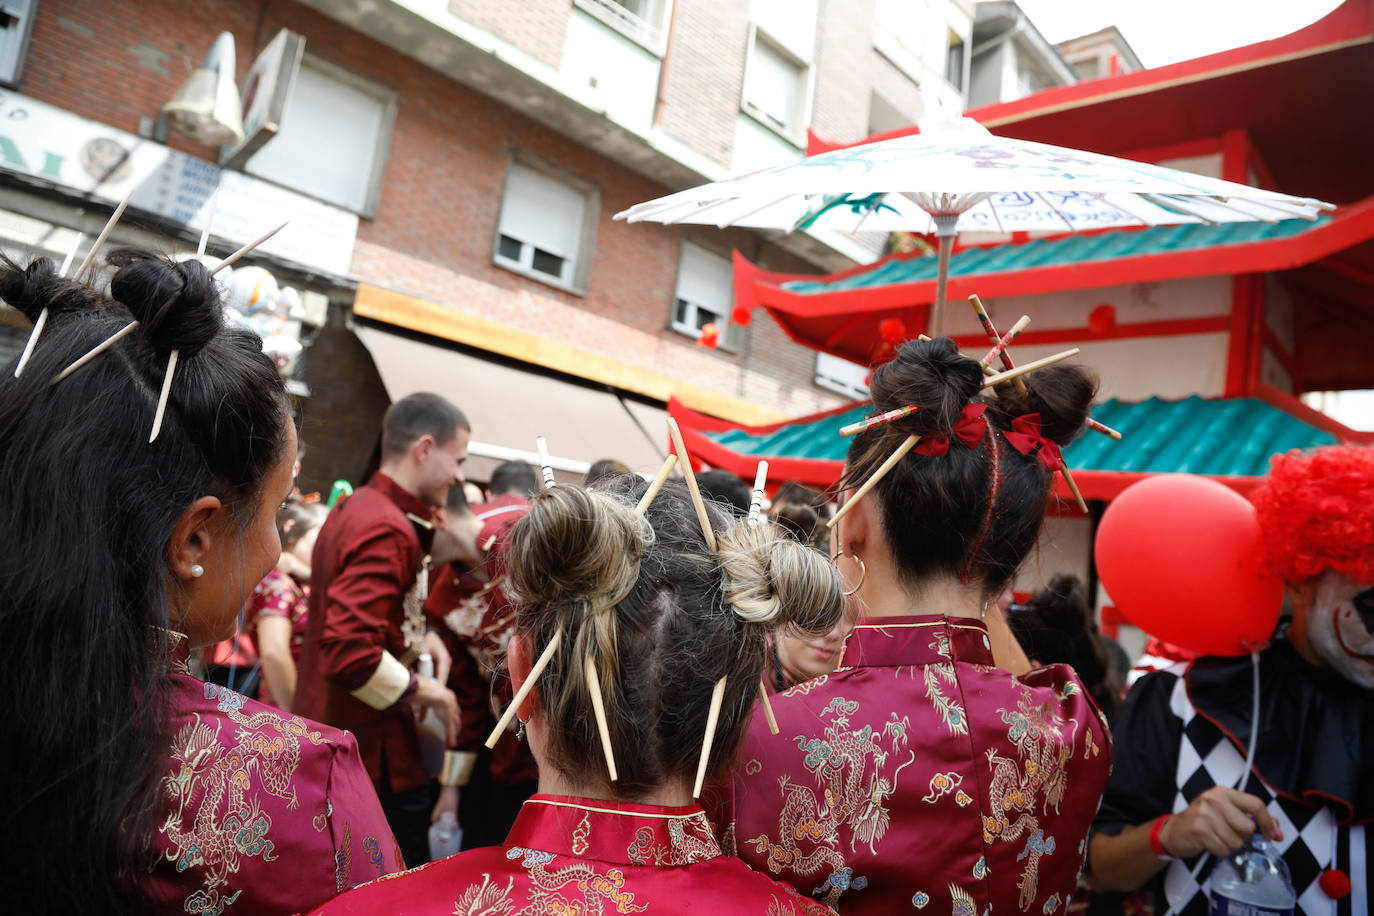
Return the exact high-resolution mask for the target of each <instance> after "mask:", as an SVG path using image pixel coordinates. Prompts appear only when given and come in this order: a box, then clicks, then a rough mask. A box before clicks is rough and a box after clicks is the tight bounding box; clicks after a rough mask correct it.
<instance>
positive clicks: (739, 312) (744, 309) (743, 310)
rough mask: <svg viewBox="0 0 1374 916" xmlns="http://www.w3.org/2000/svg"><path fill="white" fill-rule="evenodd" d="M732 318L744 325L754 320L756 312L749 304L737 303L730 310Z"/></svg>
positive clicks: (736, 322) (738, 323) (741, 325)
mask: <svg viewBox="0 0 1374 916" xmlns="http://www.w3.org/2000/svg"><path fill="white" fill-rule="evenodd" d="M730 320H731V321H733V322H734V323H735V324H737V325H739V326H740V327H744V326H746V325H748V324H749V322H751V321H753V320H754V312H753V310H752V309H750V308H749V306H747V305H737V306H735V307H734V308H732V309H731V310H730Z"/></svg>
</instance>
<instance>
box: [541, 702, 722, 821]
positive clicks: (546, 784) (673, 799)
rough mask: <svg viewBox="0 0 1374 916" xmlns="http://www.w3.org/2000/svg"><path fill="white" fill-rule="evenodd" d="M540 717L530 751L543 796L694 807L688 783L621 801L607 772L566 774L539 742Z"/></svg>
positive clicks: (657, 787)
mask: <svg viewBox="0 0 1374 916" xmlns="http://www.w3.org/2000/svg"><path fill="white" fill-rule="evenodd" d="M536 719H538V716H537V715H536V716H534V717H532V719H531V721H530V724H529V731H528V735H529V739H530V752H531V753H532V754H533V755H534V761H535V763H537V764H538V765H539V794H540V795H571V796H575V797H577V798H595V799H601V800H603V801H616V800H620V801H629V802H634V803H635V804H638V805H660V806H662V807H665V808H679V807H683V806H686V805H691V804H694V803H695V801H694V799H693V798H692V787H691V786H690V785H689V784H688V783H686V782H685V781H677V782H668V783H663V784H660V785H658V786H655V787H654V788H652V789H650V790H649V791H648V792H642V793H640V794H638V795H636V796H634V797H633V798H620V797H618V796H617V795H616V793H615V792H614V791H613V790H612V789H611V783H610V782H609V781H608V780H607V779H606V773H605V772H604V771H602V772H599V773H593V774H589V773H563V772H561V771H559V769H558V768H557V767H555V766H551V765H550V764H549V762H548V758H547V756H546V755H545V753H544V742H543V741H541V740H540V739H539V737H538V736H537V733H538V732H539V731H540V729H539V726H538V725H537V724H536V721H535V720H536Z"/></svg>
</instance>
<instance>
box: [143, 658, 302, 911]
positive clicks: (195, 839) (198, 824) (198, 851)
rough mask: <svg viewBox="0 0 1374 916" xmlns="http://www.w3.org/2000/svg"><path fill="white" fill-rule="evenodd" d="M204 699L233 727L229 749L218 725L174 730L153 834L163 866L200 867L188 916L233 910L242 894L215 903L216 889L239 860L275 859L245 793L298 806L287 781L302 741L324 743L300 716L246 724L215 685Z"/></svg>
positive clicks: (263, 817)
mask: <svg viewBox="0 0 1374 916" xmlns="http://www.w3.org/2000/svg"><path fill="white" fill-rule="evenodd" d="M204 688H205V697H206V699H216V700H217V702H218V706H219V710H220V711H221V712H223V713H224V714H225V715H226V717H227V718H228V719H229V720H230V721H231V722H233V723H234V724H235V725H237V726H238V727H239V728H238V731H237V733H236V735H235V737H236V738H237V740H238V743H237V744H236V745H232V746H230V745H227V744H225V743H221V741H220V738H219V732H220V726H221V723H220V722H215V724H214V726H213V727H212V726H211V725H209V724H207V723H205V722H202V721H201V718H200V714H199V713H195V714H194V716H195V720H194V721H193V722H188V723H186V724H185V725H183V726H182V727H181V729H180V730H178V732H177V734H176V737H175V738H174V739H173V742H172V760H173V761H175V762H176V764H177V769H176V772H175V773H173V774H171V775H169V776H167V777H165V778H164V779H163V790H164V791H165V792H166V793H167V797H168V798H169V799H171V804H170V805H169V807H168V812H167V817H166V819H165V820H164V821H163V823H162V826H161V828H160V830H161V832H162V834H163V836H165V837H166V838H167V841H168V843H169V844H170V848H169V849H168V850H167V852H166V857H167V859H168V860H169V861H172V862H175V863H176V869H177V871H178V872H184V871H186V870H187V869H189V868H192V867H196V866H203V867H204V869H205V883H204V887H203V888H202V889H201V890H198V891H197V892H196V893H194V894H192V895H191V896H190V897H189V898H187V900H186V902H185V907H184V908H185V910H186V912H188V913H193V914H199V916H218V914H220V913H222V912H223V911H224V908H225V907H227V906H229V905H231V904H233V902H234V901H235V899H237V897H238V895H239V893H241V891H235V892H234V893H232V894H229V895H228V896H221V894H220V888H221V887H223V886H224V885H226V884H227V882H228V879H229V876H230V875H232V874H234V873H236V872H237V871H238V870H239V866H240V861H241V859H243V858H245V857H251V856H261V857H262V859H263V861H265V862H270V861H272V860H273V859H274V858H276V857H275V856H274V855H273V849H274V848H275V847H274V845H273V843H272V841H271V840H270V839H269V838H268V836H269V834H270V833H271V830H272V818H271V816H270V815H268V814H267V813H266V812H265V811H263V810H262V807H261V805H260V803H259V796H258V795H257V794H255V793H253V792H252V791H251V790H252V789H254V787H259V788H261V789H262V790H264V791H266V792H267V793H269V794H270V795H272V796H274V797H276V798H280V799H282V800H284V801H286V803H287V807H289V808H295V807H296V806H297V804H298V802H297V799H296V790H295V788H293V787H292V784H291V783H292V777H293V776H294V775H295V772H296V767H297V765H298V764H299V763H300V756H301V744H300V741H301V739H302V738H305V739H306V740H308V741H310V742H311V743H312V744H316V745H318V744H322V743H324V740H325V739H324V738H323V737H321V735H320V733H319V732H317V731H310V730H309V728H308V727H307V725H306V722H305V720H304V719H302V718H300V717H299V716H290V717H286V716H283V715H281V714H279V713H275V712H271V711H267V710H264V711H261V712H257V713H255V714H253V715H251V716H245V715H244V714H243V712H242V709H243V705H244V702H245V699H244V697H243V696H241V695H240V694H237V693H234V692H233V691H231V690H227V689H225V688H223V687H219V686H217V685H215V684H205V685H204Z"/></svg>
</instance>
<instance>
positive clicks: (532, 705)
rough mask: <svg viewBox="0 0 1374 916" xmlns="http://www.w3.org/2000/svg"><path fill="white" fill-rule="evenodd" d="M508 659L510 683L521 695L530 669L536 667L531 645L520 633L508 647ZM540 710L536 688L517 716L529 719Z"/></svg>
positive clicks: (526, 699) (516, 712) (517, 712)
mask: <svg viewBox="0 0 1374 916" xmlns="http://www.w3.org/2000/svg"><path fill="white" fill-rule="evenodd" d="M506 657H507V659H509V662H510V683H511V688H512V689H513V690H514V691H515V692H517V693H519V691H520V687H521V685H522V684H524V683H525V678H527V677H529V676H530V669H531V668H533V667H534V656H533V655H532V654H531V652H530V644H529V642H528V641H527V640H526V639H525V637H523V636H521V635H520V634H519V633H515V634H513V635H512V636H511V638H510V645H508V646H507V647H506ZM538 708H539V688H538V687H535V688H534V689H533V690H531V691H530V694H529V696H527V697H526V698H525V702H523V703H521V704H520V708H519V709H517V710H516V711H515V714H516V715H517V716H519V717H520V718H522V719H528V718H529V717H530V716H531V715H533V714H534V712H535V710H537V709H538Z"/></svg>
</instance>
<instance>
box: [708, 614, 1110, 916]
mask: <svg viewBox="0 0 1374 916" xmlns="http://www.w3.org/2000/svg"><path fill="white" fill-rule="evenodd" d="M772 702H773V712H774V713H775V714H776V716H777V719H778V729H779V731H778V734H777V735H772V734H769V731H768V726H767V724H766V722H765V721H764V719H763V717H762V716H759V715H756V716H754V718H753V720H752V721H751V723H750V726H749V730H748V732H747V733H746V736H745V741H744V745H743V747H742V748H741V750H740V755H739V763H738V769H737V771H736V774H735V784H734V815H735V823H734V836H735V839H736V841H737V843H738V845H739V854H740V855H741V857H742V858H743V859H744V860H745V861H746V862H748V863H749V864H751V865H753V866H754V867H755V868H758V869H759V870H760V871H763V872H766V873H768V874H771V875H776V876H778V877H779V878H781V879H782V880H784V881H787V882H788V883H789V884H792V885H793V886H795V887H796V888H798V889H799V890H800V891H801V892H802V893H804V894H809V895H812V896H814V897H816V898H818V899H820V900H822V901H823V902H825V903H827V904H829V905H831V906H837V907H838V908H840V909H841V910H842V911H843V912H844V913H846V914H848V913H895V912H910V911H911V910H912V908H913V907H914V908H915V909H916V910H924V909H927V908H928V909H929V911H930V912H932V913H939V914H942V916H943V914H949V913H953V914H956V916H979V914H982V913H984V912H985V911H986V910H987V908H988V907H989V906H991V907H992V911H993V912H994V913H1033V914H1035V916H1041V914H1050V913H1056V912H1063V911H1065V910H1066V909H1067V906H1068V900H1069V896H1070V895H1071V894H1072V893H1073V891H1074V888H1075V886H1076V885H1077V881H1078V875H1079V872H1080V870H1081V868H1082V865H1083V858H1084V853H1085V850H1086V845H1085V842H1086V837H1087V834H1088V827H1089V825H1090V824H1091V823H1092V819H1093V815H1094V814H1095V813H1096V811H1097V806H1098V802H1099V801H1100V799H1101V798H1102V791H1103V788H1104V787H1105V785H1106V782H1107V774H1108V772H1109V770H1110V769H1111V744H1110V738H1109V734H1108V732H1107V729H1106V725H1105V724H1104V722H1103V721H1102V719H1101V716H1100V715H1099V713H1098V712H1097V708H1096V707H1095V706H1094V705H1093V704H1092V701H1091V700H1090V699H1089V698H1088V694H1087V691H1085V690H1084V689H1083V686H1082V685H1081V684H1080V683H1079V682H1078V678H1077V677H1076V676H1075V675H1074V673H1073V672H1072V670H1070V669H1069V668H1068V667H1066V666H1063V665H1055V666H1052V667H1049V668H1039V669H1037V670H1035V671H1032V672H1030V673H1028V674H1026V675H1024V676H1023V677H1020V678H1016V677H1013V676H1012V675H1011V674H1009V673H1007V672H1006V671H1003V670H1002V669H1000V668H997V667H994V665H993V659H992V651H991V646H990V643H989V641H988V634H987V629H986V627H984V626H983V624H982V623H981V622H980V621H977V620H967V619H962V618H946V617H938V616H922V617H884V618H869V619H865V620H861V621H860V622H859V625H858V626H857V627H855V629H854V632H853V633H852V634H851V635H850V637H849V641H848V643H847V645H846V647H845V651H844V654H843V657H842V659H841V667H840V668H839V669H838V670H837V671H835V672H834V673H833V674H830V675H827V676H824V677H821V678H817V679H816V680H814V681H808V682H806V683H804V684H800V685H798V686H796V687H793V688H791V689H790V690H787V691H785V692H783V693H781V694H778V695H776V696H774V697H773V698H772Z"/></svg>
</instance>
